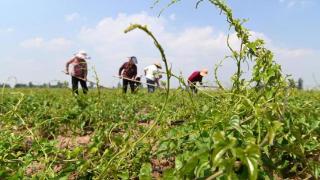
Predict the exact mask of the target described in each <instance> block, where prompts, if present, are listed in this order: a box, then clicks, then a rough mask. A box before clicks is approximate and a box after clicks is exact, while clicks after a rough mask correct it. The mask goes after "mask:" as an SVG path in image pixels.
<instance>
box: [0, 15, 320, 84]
mask: <svg viewBox="0 0 320 180" xmlns="http://www.w3.org/2000/svg"><path fill="white" fill-rule="evenodd" d="M170 19H171V18H170V17H167V18H165V17H161V18H157V17H153V16H150V15H148V14H147V13H145V12H142V13H138V14H132V15H127V14H119V15H118V16H117V17H115V18H111V17H106V18H104V19H102V20H101V21H99V22H98V23H97V24H96V25H95V26H92V27H82V29H81V30H80V31H79V33H78V35H77V36H76V38H75V39H73V40H72V41H70V40H67V39H65V38H54V39H49V40H46V39H44V38H41V37H37V38H32V39H29V40H26V41H24V42H22V43H21V44H20V45H21V47H23V48H26V49H34V50H46V51H47V53H46V54H47V58H46V59H47V62H50V63H49V64H47V62H41V63H39V60H40V59H41V57H38V58H37V60H34V61H31V60H30V61H28V62H25V65H26V66H27V67H29V68H30V69H31V71H32V69H34V71H38V72H39V74H41V73H45V74H48V72H50V76H49V75H47V76H41V77H37V78H38V79H37V80H36V79H34V81H41V80H43V79H51V80H52V79H59V78H61V79H62V80H68V78H67V77H65V76H64V75H63V74H61V72H60V71H61V70H62V68H63V67H64V64H65V62H66V61H67V60H68V58H69V57H70V56H71V55H72V54H73V53H74V51H75V50H78V49H85V50H86V51H87V52H88V53H89V55H90V56H91V57H92V59H91V60H89V61H88V63H89V66H90V67H91V66H94V67H95V68H96V70H97V72H98V75H99V76H100V79H101V81H102V84H103V85H107V86H116V84H117V82H118V81H119V80H117V79H114V78H112V76H113V75H115V74H117V73H118V68H119V66H120V65H121V64H122V63H123V62H124V61H125V60H126V57H128V56H132V55H135V56H137V57H138V60H139V64H138V69H139V74H140V75H141V74H143V72H142V69H143V68H144V67H145V66H147V65H149V64H150V63H153V62H154V61H158V60H159V59H160V55H159V52H158V51H157V49H156V48H155V47H154V44H153V42H152V40H151V39H150V38H149V37H148V36H147V35H146V34H145V33H143V32H141V31H134V32H130V33H128V34H125V33H124V29H126V28H127V27H128V26H129V25H130V24H132V23H139V24H142V25H145V24H147V25H148V27H149V29H150V30H151V31H153V32H154V35H155V36H156V37H157V38H158V40H159V42H160V43H161V44H162V45H163V46H164V50H165V52H166V55H167V58H168V60H169V63H172V66H173V70H174V73H175V74H180V72H182V74H183V75H184V76H185V77H187V76H188V75H189V74H190V73H191V72H192V71H194V70H198V69H201V68H204V67H207V68H209V69H210V74H209V77H208V78H206V80H208V81H211V82H213V68H214V66H215V65H216V64H217V63H218V62H219V61H220V60H221V59H222V58H224V56H225V55H229V53H230V52H229V51H228V49H227V47H226V39H227V34H226V33H225V32H223V31H220V30H217V29H215V28H214V27H212V26H204V27H187V28H184V29H180V30H175V31H169V30H168V29H170V28H168V27H169V26H171V25H172V24H170V23H173V22H172V21H170ZM251 34H252V37H251V39H256V38H263V39H264V40H265V42H266V43H267V46H268V47H269V48H270V49H271V50H273V51H274V52H275V59H276V60H277V62H279V63H280V64H282V65H283V69H284V72H285V73H290V74H293V75H295V77H297V78H298V77H302V78H303V79H305V82H306V83H309V84H312V82H311V81H312V72H318V68H317V66H315V65H314V64H319V63H317V62H315V60H316V57H318V56H320V53H319V52H318V51H314V50H312V49H305V48H297V49H288V48H284V47H279V46H277V45H276V44H274V42H273V41H272V39H271V38H269V37H268V36H267V35H265V34H263V33H259V32H254V31H252V32H251ZM230 44H231V46H232V47H233V48H235V49H239V41H238V39H237V37H236V35H235V34H234V33H233V34H231V35H230ZM55 55H56V56H55ZM36 67H41V68H39V69H37V68H36ZM12 68H14V67H12ZM15 68H16V67H15ZM4 69H8V71H10V72H17V71H13V70H10V68H4ZM30 69H28V72H29V71H30ZM48 69H50V70H48ZM244 70H246V69H244ZM234 72H235V63H234V62H233V61H232V60H227V61H226V62H225V63H224V64H223V67H222V68H221V69H220V70H219V77H220V78H221V80H222V81H223V83H224V84H230V83H229V80H230V76H231V75H232V74H233V73H234ZM308 72H310V74H308ZM21 73H24V74H26V72H23V69H21ZM308 75H310V76H308ZM31 76H32V75H30V77H31ZM319 76H320V74H319ZM27 77H28V76H23V78H27ZM41 78H42V79H41ZM89 78H92V71H91V72H90V73H89ZM174 84H177V82H175V83H174Z"/></svg>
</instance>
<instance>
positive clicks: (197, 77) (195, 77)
mask: <svg viewBox="0 0 320 180" xmlns="http://www.w3.org/2000/svg"><path fill="white" fill-rule="evenodd" d="M207 75H208V69H202V70H201V71H194V72H193V73H192V74H191V75H190V76H189V78H188V85H189V87H190V89H191V91H192V93H194V94H196V93H197V92H198V89H197V88H196V84H197V82H199V83H200V85H202V78H203V77H205V76H207Z"/></svg>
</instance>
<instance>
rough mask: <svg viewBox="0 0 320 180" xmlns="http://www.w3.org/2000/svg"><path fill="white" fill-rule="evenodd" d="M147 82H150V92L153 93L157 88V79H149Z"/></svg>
mask: <svg viewBox="0 0 320 180" xmlns="http://www.w3.org/2000/svg"><path fill="white" fill-rule="evenodd" d="M147 84H150V85H148V93H153V92H154V91H155V89H156V87H155V84H156V81H152V80H151V79H147ZM151 85H153V86H151Z"/></svg>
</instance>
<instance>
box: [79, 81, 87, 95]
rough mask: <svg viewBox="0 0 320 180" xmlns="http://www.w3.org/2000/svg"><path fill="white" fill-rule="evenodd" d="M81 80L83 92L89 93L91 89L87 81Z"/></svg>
mask: <svg viewBox="0 0 320 180" xmlns="http://www.w3.org/2000/svg"><path fill="white" fill-rule="evenodd" d="M79 81H80V84H81V87H82V91H83V94H87V93H88V91H89V89H88V86H87V82H86V81H84V80H79Z"/></svg>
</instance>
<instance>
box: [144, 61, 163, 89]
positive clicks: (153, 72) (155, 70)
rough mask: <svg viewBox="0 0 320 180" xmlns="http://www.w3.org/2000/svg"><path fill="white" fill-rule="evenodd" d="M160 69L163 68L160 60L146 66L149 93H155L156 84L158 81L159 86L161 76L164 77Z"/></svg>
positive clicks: (145, 72)
mask: <svg viewBox="0 0 320 180" xmlns="http://www.w3.org/2000/svg"><path fill="white" fill-rule="evenodd" d="M160 69H162V66H161V64H160V62H156V63H154V64H152V65H150V66H147V67H146V68H144V74H145V76H146V79H147V84H148V92H149V93H153V92H154V91H155V84H156V83H157V85H158V86H159V79H161V77H162V76H161V72H160ZM149 84H150V85H149Z"/></svg>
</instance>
